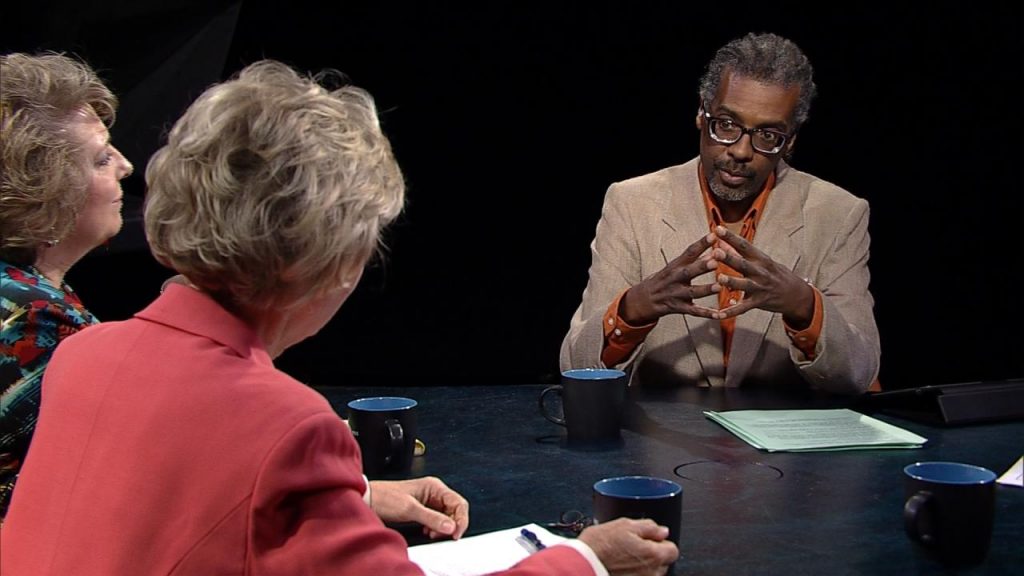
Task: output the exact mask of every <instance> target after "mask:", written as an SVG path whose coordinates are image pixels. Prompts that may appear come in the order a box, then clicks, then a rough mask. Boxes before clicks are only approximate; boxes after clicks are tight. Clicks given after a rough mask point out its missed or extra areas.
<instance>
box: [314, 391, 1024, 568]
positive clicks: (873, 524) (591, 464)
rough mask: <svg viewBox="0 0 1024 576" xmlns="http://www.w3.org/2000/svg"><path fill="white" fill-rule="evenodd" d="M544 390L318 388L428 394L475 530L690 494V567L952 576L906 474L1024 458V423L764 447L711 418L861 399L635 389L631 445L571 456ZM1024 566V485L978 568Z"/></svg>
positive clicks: (436, 456) (685, 552)
mask: <svg viewBox="0 0 1024 576" xmlns="http://www.w3.org/2000/svg"><path fill="white" fill-rule="evenodd" d="M543 388H544V387H543V386H540V385H519V386H486V385H484V386H463V387H446V386H423V387H393V388H392V387H388V388H381V387H374V388H370V387H328V388H318V389H319V390H320V391H321V392H322V393H323V394H324V395H325V396H326V397H327V398H328V400H329V401H330V402H331V404H332V405H333V406H334V407H335V409H336V410H337V411H338V412H339V414H342V415H343V416H344V415H345V411H346V404H347V403H348V401H350V400H353V399H355V398H359V397H364V396H390V395H393V396H408V397H411V398H415V399H416V400H418V401H419V413H418V414H419V437H420V438H421V439H422V440H423V441H424V442H425V443H426V445H427V452H426V454H425V455H424V456H422V457H418V458H417V459H416V461H415V463H414V466H413V475H414V476H420V475H428V474H429V475H435V476H439V477H441V478H442V479H444V480H445V482H447V483H448V484H449V485H450V486H452V487H453V488H454V489H456V490H458V491H459V492H460V493H462V494H463V495H464V496H465V497H466V498H467V499H469V501H470V504H471V523H470V530H469V533H470V534H477V533H481V532H489V531H492V530H498V529H503V528H509V527H512V526H516V525H520V524H526V523H529V522H536V523H541V524H543V523H546V522H553V521H556V520H558V518H559V516H560V514H561V513H562V512H564V511H567V510H579V511H582V512H584V513H586V514H588V515H589V514H590V512H591V486H592V485H593V483H594V482H596V481H597V480H600V479H602V478H606V477H610V476H622V475H633V474H642V475H651V476H660V477H664V478H669V479H672V480H675V481H677V482H679V483H680V484H681V485H682V486H683V514H682V524H681V532H680V533H681V534H682V538H681V540H682V542H681V546H680V551H681V558H680V560H679V562H678V563H677V565H676V573H677V574H687V575H698V574H716V575H725V574H728V575H741V574H758V575H770V574H787V575H795V574H813V575H839V574H899V575H906V574H945V573H948V572H945V571H944V570H943V569H942V567H941V566H939V565H937V564H935V563H933V562H932V561H931V560H929V559H927V558H925V557H924V556H923V555H921V554H920V553H918V551H917V550H916V549H915V547H914V546H913V545H912V544H911V542H910V541H909V540H908V539H907V537H906V536H905V534H904V532H903V524H902V516H901V514H902V505H903V472H902V470H903V467H904V466H906V465H907V464H910V463H913V462H915V461H923V460H953V461H959V462H967V463H971V464H976V465H979V466H984V467H987V468H989V469H991V470H993V471H995V472H996V473H997V474H1002V472H1004V471H1005V470H1006V469H1007V468H1008V467H1009V466H1010V465H1011V464H1012V463H1013V462H1014V461H1015V460H1016V459H1017V458H1019V457H1020V456H1021V454H1022V452H1024V422H1020V421H1017V422H1003V423H990V424H984V425H973V426H964V427H957V428H941V427H932V426H928V425H924V424H918V423H914V422H910V421H906V420H901V419H898V418H892V417H886V416H877V417H878V418H879V419H881V420H885V421H887V422H890V423H893V424H896V425H898V426H901V427H904V428H906V429H908V430H910V431H912V432H915V433H917V434H920V435H921V436H924V437H926V438H928V442H927V444H926V445H925V447H923V448H921V449H914V450H865V451H844V452H816V453H766V452H760V451H758V450H756V449H754V448H753V447H751V446H750V445H748V444H746V443H745V442H743V441H742V440H740V439H739V438H737V437H735V436H734V435H732V434H731V433H729V432H728V431H726V430H725V429H724V428H722V427H721V426H719V425H718V424H715V423H714V422H711V421H710V420H708V419H707V418H705V417H704V415H703V411H704V410H735V409H755V408H756V409H770V408H780V409H781V408H806V407H838V406H842V405H844V404H846V403H848V402H849V401H848V400H845V399H838V398H830V397H823V396H817V395H813V394H795V395H783V394H779V393H768V394H766V393H763V392H759V391H756V390H743V389H739V390H736V389H733V390H721V389H716V390H707V389H696V388H685V389H678V390H638V389H632V390H631V391H630V397H629V403H628V407H627V414H626V424H625V429H624V430H623V434H622V436H623V440H622V443H621V445H619V446H617V447H614V448H611V449H605V450H600V451H593V450H588V451H585V450H577V449H570V448H569V447H567V446H566V445H565V441H564V438H565V432H564V429H562V428H561V427H559V426H556V425H554V424H551V423H550V422H548V421H547V420H545V419H544V418H543V417H542V416H541V415H540V414H539V412H538V408H537V398H538V396H539V395H540V392H541V390H543ZM1022 570H1024V490H1022V489H1019V488H1013V487H1008V486H1001V485H1000V486H998V487H997V495H996V519H995V527H994V531H993V536H992V548H991V550H990V552H989V555H988V558H987V559H986V561H985V563H984V564H982V565H980V566H977V567H975V568H973V569H970V570H964V571H961V572H960V573H963V574H1021V573H1022Z"/></svg>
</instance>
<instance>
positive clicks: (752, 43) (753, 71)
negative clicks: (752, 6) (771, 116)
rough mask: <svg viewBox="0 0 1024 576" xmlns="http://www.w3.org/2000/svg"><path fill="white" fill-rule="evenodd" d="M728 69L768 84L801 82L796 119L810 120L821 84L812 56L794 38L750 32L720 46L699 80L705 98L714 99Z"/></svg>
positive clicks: (702, 97) (798, 120)
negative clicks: (815, 82) (818, 86)
mask: <svg viewBox="0 0 1024 576" xmlns="http://www.w3.org/2000/svg"><path fill="white" fill-rule="evenodd" d="M726 72H733V73H735V74H738V75H740V76H743V77H745V78H750V79H753V80H757V81H760V82H764V83H766V84H774V85H779V86H785V87H790V86H799V87H800V100H799V101H798V102H797V107H796V112H795V118H794V120H795V121H796V124H797V127H799V126H801V125H802V124H803V123H804V122H805V121H806V120H807V116H808V114H809V113H810V110H811V100H813V99H814V96H815V94H817V91H818V88H817V86H815V84H814V69H813V68H812V67H811V62H810V60H808V59H807V56H805V55H804V53H803V51H801V50H800V48H799V47H798V46H797V45H796V44H794V43H793V42H792V41H790V40H787V39H785V38H783V37H781V36H777V35H775V34H770V33H765V34H755V33H750V34H747V35H746V36H744V37H742V38H737V39H736V40H733V41H732V42H729V43H728V44H726V45H725V46H722V47H721V48H719V49H718V51H717V52H715V56H714V58H712V59H711V62H709V63H708V65H707V68H706V70H705V72H704V76H703V77H701V80H700V97H701V99H702V100H703V101H704V102H711V101H712V100H714V98H715V95H716V94H717V93H718V88H719V85H720V84H721V81H722V76H723V75H724V74H725V73H726Z"/></svg>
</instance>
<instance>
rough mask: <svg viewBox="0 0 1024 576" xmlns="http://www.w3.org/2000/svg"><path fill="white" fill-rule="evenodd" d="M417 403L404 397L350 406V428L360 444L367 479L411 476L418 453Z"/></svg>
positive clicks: (354, 402) (366, 399)
mask: <svg viewBox="0 0 1024 576" xmlns="http://www.w3.org/2000/svg"><path fill="white" fill-rule="evenodd" d="M416 404H417V403H416V401H415V400H413V399H412V398H403V397H400V396H378V397H374V398H359V399H358V400H353V401H351V402H349V403H348V425H349V427H350V428H351V429H352V435H353V436H355V437H356V441H357V442H358V443H359V451H360V452H361V453H362V458H363V473H364V474H366V476H367V477H369V478H378V477H404V476H408V475H409V473H410V472H411V470H412V458H413V453H414V452H415V450H416V410H415V408H416Z"/></svg>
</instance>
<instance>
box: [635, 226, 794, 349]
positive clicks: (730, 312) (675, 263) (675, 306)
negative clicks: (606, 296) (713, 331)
mask: <svg viewBox="0 0 1024 576" xmlns="http://www.w3.org/2000/svg"><path fill="white" fill-rule="evenodd" d="M723 264H724V265H726V266H728V267H730V268H732V269H733V270H735V271H736V272H737V273H738V274H739V276H731V275H728V274H725V273H724V272H718V273H716V274H714V281H713V282H711V283H708V284H693V283H692V280H693V279H694V278H696V277H698V276H701V275H703V274H706V273H707V272H708V271H714V270H718V269H719V268H720V267H721V266H722V265H723ZM723 289H731V290H737V291H741V292H742V293H743V297H742V298H741V299H739V300H738V301H737V302H736V303H735V304H731V305H729V306H727V307H725V308H721V309H718V308H708V307H705V306H700V305H698V304H696V303H695V302H694V301H695V300H697V299H699V298H703V297H704V296H709V295H711V294H717V293H719V292H721V291H722V290H723ZM754 308H760V309H762V310H767V311H769V312H778V313H780V314H782V316H783V319H784V320H785V321H786V324H788V325H789V326H791V327H793V328H795V329H798V330H799V329H803V328H806V327H807V326H808V325H810V322H811V319H812V317H813V315H814V289H813V288H811V286H810V285H809V284H808V283H807V282H806V281H805V280H804V279H802V278H800V277H799V276H797V275H796V274H794V273H793V271H792V270H790V269H788V268H787V267H785V266H783V265H781V264H779V263H778V262H776V261H774V260H772V259H771V258H770V257H769V256H768V255H767V254H765V253H764V252H762V251H761V250H759V249H757V248H755V247H754V246H753V244H751V243H750V242H747V241H746V240H744V239H743V238H742V237H741V236H739V235H738V234H734V233H733V232H730V231H729V230H727V229H726V228H725V227H724V226H717V227H715V230H714V231H713V232H711V233H709V234H707V235H705V236H704V237H702V238H700V239H699V240H697V241H696V242H694V243H693V244H690V245H689V246H688V247H687V248H686V250H684V251H683V253H682V254H680V255H679V256H677V257H676V258H674V259H673V260H672V261H671V262H669V263H668V264H666V265H665V267H664V268H662V269H661V270H660V271H658V272H656V273H654V274H653V275H651V276H649V277H647V278H645V279H643V280H642V281H641V282H640V283H638V284H636V285H634V286H633V287H632V288H630V289H629V290H628V291H627V292H626V294H625V296H624V297H623V298H622V302H621V303H620V308H619V316H620V317H621V318H622V319H623V320H624V321H626V322H627V323H628V324H631V325H633V326H643V325H646V324H651V323H652V322H655V321H657V320H658V319H659V318H661V317H662V316H667V315H669V314H689V315H691V316H701V317H704V318H713V319H717V320H722V319H725V318H731V317H734V316H739V315H740V314H743V313H744V312H747V311H748V310H752V309H754Z"/></svg>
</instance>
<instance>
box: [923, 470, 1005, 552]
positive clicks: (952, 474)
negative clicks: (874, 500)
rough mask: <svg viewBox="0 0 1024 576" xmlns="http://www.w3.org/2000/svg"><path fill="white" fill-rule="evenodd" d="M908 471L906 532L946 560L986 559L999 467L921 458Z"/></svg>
mask: <svg viewBox="0 0 1024 576" xmlns="http://www.w3.org/2000/svg"><path fill="white" fill-rule="evenodd" d="M903 474H904V488H905V491H904V496H905V498H906V500H905V503H904V505H903V527H904V529H905V530H906V533H907V536H909V537H910V539H911V540H913V541H914V542H915V543H916V544H918V545H919V546H920V547H921V548H922V549H923V550H924V551H925V552H926V553H927V554H928V555H930V556H931V557H933V558H934V559H936V560H938V561H939V562H941V563H942V564H946V565H951V566H967V565H971V564H977V563H979V562H981V561H982V560H984V559H985V555H986V554H987V553H988V548H989V542H990V541H991V538H992V521H993V517H994V516H995V497H996V490H995V481H996V473H995V472H993V471H991V470H989V469H987V468H982V467H980V466H972V465H970V464H961V463H959V462H916V463H914V464H911V465H909V466H907V467H905V468H904V469H903Z"/></svg>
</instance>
